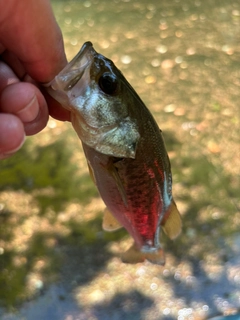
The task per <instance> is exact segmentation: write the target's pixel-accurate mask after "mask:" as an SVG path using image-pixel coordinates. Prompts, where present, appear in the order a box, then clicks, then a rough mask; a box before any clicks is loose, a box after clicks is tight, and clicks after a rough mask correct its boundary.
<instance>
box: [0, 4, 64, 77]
mask: <svg viewBox="0 0 240 320" xmlns="http://www.w3.org/2000/svg"><path fill="white" fill-rule="evenodd" d="M0 6H1V14H0V42H1V43H2V44H3V46H4V47H5V48H7V49H8V50H9V51H12V52H13V53H14V54H15V55H16V56H17V57H18V59H19V60H20V61H21V63H22V64H23V66H24V68H25V69H26V72H27V73H28V74H29V75H30V76H31V77H32V78H33V79H35V80H36V81H39V82H48V81H50V80H52V78H53V77H54V76H55V75H56V74H57V73H58V72H59V71H60V70H61V69H62V68H63V67H64V66H65V64H66V63H67V61H66V56H65V53H64V46H63V39H62V34H61V31H60V28H59V26H58V24H57V22H56V20H55V17H54V14H53V11H52V8H51V5H50V2H49V1H48V0H41V1H36V0H27V1H19V0H10V1H4V0H0Z"/></svg>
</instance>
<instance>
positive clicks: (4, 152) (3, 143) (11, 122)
mask: <svg viewBox="0 0 240 320" xmlns="http://www.w3.org/2000/svg"><path fill="white" fill-rule="evenodd" d="M24 140H25V133H24V127H23V124H22V122H21V120H20V119H19V118H18V117H16V116H15V115H12V114H5V113H1V114H0V159H5V158H8V157H9V156H10V155H11V154H13V153H14V152H16V151H17V150H18V149H20V148H21V146H22V144H23V143H24Z"/></svg>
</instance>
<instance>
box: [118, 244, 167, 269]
mask: <svg viewBox="0 0 240 320" xmlns="http://www.w3.org/2000/svg"><path fill="white" fill-rule="evenodd" d="M121 258H122V262H124V263H132V264H134V263H138V262H143V261H144V260H148V261H149V262H151V263H153V264H158V265H164V264H165V257H164V252H163V250H162V249H161V248H159V249H156V250H154V251H152V252H142V251H140V250H139V249H138V248H137V246H136V245H135V243H134V244H133V245H132V246H131V247H130V248H129V249H128V250H127V251H126V252H124V253H123V254H122V256H121Z"/></svg>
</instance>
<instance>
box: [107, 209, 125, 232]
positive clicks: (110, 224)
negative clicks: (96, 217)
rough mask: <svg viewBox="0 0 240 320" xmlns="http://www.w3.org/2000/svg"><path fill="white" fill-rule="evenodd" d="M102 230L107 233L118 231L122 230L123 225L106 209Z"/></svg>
mask: <svg viewBox="0 0 240 320" xmlns="http://www.w3.org/2000/svg"><path fill="white" fill-rule="evenodd" d="M102 228H103V230H105V231H109V232H111V231H116V230H118V229H120V228H122V225H121V224H120V223H119V222H118V221H117V219H116V218H115V217H114V216H113V215H112V213H111V212H110V211H109V210H108V208H105V210H104V215H103V222H102Z"/></svg>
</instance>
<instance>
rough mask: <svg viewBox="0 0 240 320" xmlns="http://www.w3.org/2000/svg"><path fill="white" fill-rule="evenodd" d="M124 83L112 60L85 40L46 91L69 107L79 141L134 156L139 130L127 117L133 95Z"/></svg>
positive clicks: (111, 154) (107, 151) (115, 152)
mask: <svg viewBox="0 0 240 320" xmlns="http://www.w3.org/2000/svg"><path fill="white" fill-rule="evenodd" d="M126 83H127V81H126V79H125V78H124V77H123V75H122V74H121V72H120V71H119V70H118V69H117V68H116V66H115V65H114V64H113V62H112V61H111V60H109V59H107V58H106V57H104V56H103V55H101V54H99V53H97V52H96V51H95V50H94V48H93V46H92V43H91V42H86V43H85V44H84V45H83V46H82V48H81V50H80V51H79V53H78V54H77V55H76V57H75V58H74V59H73V60H72V61H71V62H70V63H69V64H68V65H67V66H66V67H65V68H64V69H63V70H62V71H61V72H60V73H59V74H58V75H57V76H56V77H55V78H54V80H53V81H52V82H51V83H50V86H49V88H48V92H49V94H50V95H51V96H52V97H53V98H55V99H56V100H57V101H58V102H59V103H61V104H62V105H63V106H64V107H65V108H67V109H69V110H70V111H71V115H72V124H73V126H74V128H75V130H76V132H77V133H78V135H79V138H80V139H81V140H82V142H83V143H85V144H87V145H88V146H90V147H92V148H94V149H95V150H97V151H98V152H101V153H103V154H107V155H109V156H114V157H129V158H134V157H135V153H136V148H137V143H138V140H139V138H140V134H139V132H138V126H137V123H136V121H135V120H134V117H131V109H132V105H133V104H134V103H135V101H134V99H135V96H134V94H133V93H132V88H131V87H129V86H130V85H129V86H128V85H127V84H126Z"/></svg>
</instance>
